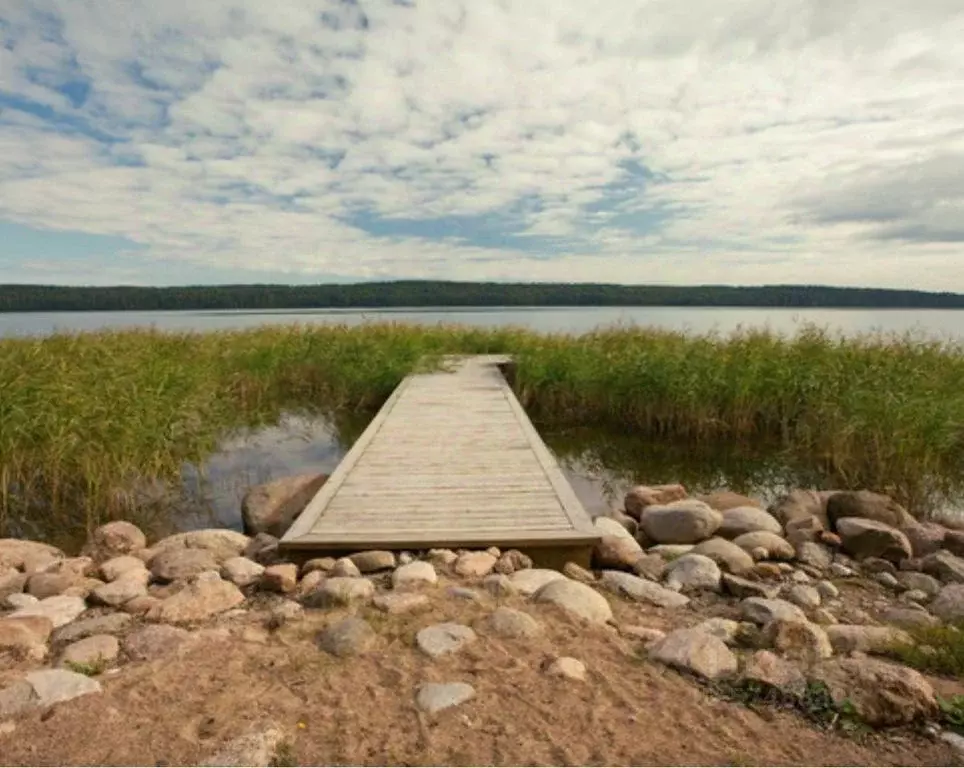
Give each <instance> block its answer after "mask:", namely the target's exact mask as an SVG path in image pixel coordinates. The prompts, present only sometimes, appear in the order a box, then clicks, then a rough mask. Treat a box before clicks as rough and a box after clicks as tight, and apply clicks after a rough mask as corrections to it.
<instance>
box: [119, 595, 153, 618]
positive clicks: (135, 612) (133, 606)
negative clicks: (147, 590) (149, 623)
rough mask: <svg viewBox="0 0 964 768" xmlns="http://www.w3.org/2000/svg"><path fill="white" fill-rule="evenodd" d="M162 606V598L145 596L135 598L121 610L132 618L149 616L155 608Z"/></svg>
mask: <svg viewBox="0 0 964 768" xmlns="http://www.w3.org/2000/svg"><path fill="white" fill-rule="evenodd" d="M160 604H161V600H160V598H158V597H154V596H152V595H144V596H143V597H135V598H134V599H133V600H128V601H127V602H126V603H124V605H122V606H121V608H122V609H123V611H124V612H125V613H128V614H130V615H131V616H147V614H148V613H150V612H151V610H152V609H153V608H154V607H155V606H157V605H160Z"/></svg>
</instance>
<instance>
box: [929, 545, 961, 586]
mask: <svg viewBox="0 0 964 768" xmlns="http://www.w3.org/2000/svg"><path fill="white" fill-rule="evenodd" d="M920 567H921V570H922V571H923V572H924V573H926V574H928V575H930V576H933V577H934V578H935V579H940V580H941V581H944V582H954V583H957V584H964V559H961V558H960V557H958V556H957V555H952V554H951V553H950V552H948V551H947V550H946V549H942V550H941V551H940V552H934V553H932V554H930V555H927V557H924V558H922V559H921V561H920Z"/></svg>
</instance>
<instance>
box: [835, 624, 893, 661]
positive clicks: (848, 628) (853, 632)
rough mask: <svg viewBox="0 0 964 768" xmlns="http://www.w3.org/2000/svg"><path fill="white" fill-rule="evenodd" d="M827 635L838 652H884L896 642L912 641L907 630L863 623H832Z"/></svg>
mask: <svg viewBox="0 0 964 768" xmlns="http://www.w3.org/2000/svg"><path fill="white" fill-rule="evenodd" d="M826 630H827V637H828V638H830V644H831V645H832V646H833V649H834V651H835V652H836V653H839V654H847V653H853V652H854V651H860V652H862V653H884V652H886V651H887V650H888V649H889V648H890V647H891V646H893V645H894V644H895V643H904V642H910V637H909V635H907V633H906V632H904V631H902V630H900V629H896V628H894V627H871V626H865V625H863V624H831V625H830V626H828V627H827V628H826Z"/></svg>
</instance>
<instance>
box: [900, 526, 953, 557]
mask: <svg viewBox="0 0 964 768" xmlns="http://www.w3.org/2000/svg"><path fill="white" fill-rule="evenodd" d="M900 532H901V533H903V534H904V535H905V536H906V537H907V540H908V541H909V542H910V548H911V550H912V551H913V553H914V557H925V556H926V555H930V554H932V553H934V552H939V551H940V550H941V549H943V548H944V538H945V536H947V529H946V528H945V527H944V526H943V525H938V524H937V523H919V522H915V523H914V524H912V525H906V526H903V527H902V528H901V529H900Z"/></svg>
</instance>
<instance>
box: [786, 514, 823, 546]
mask: <svg viewBox="0 0 964 768" xmlns="http://www.w3.org/2000/svg"><path fill="white" fill-rule="evenodd" d="M774 520H776V518H774ZM822 533H824V528H823V523H821V522H820V518H817V517H799V518H797V519H795V520H790V521H789V522H788V523H787V526H786V539H787V541H789V542H790V543H791V544H793V546H794V547H796V546H797V545H798V544H802V543H803V542H805V541H818V540H819V539H820V534H822Z"/></svg>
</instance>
